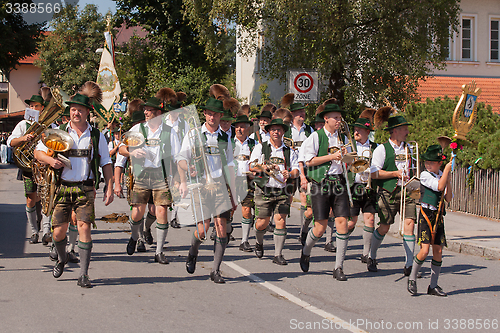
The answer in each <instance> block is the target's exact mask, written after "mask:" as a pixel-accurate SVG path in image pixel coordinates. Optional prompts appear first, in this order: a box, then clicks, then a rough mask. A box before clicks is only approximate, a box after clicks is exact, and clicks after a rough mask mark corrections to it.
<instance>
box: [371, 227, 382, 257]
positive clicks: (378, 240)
mask: <svg viewBox="0 0 500 333" xmlns="http://www.w3.org/2000/svg"><path fill="white" fill-rule="evenodd" d="M384 237H385V235H384V236H382V235H381V234H379V232H378V230H375V231H374V232H373V236H372V242H371V244H370V258H372V259H377V250H378V248H379V247H380V245H382V242H383V241H384Z"/></svg>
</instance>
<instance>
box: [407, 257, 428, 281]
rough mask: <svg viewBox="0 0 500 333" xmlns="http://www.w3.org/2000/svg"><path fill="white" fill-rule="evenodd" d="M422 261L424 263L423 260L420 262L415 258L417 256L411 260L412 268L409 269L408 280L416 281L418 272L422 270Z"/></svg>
mask: <svg viewBox="0 0 500 333" xmlns="http://www.w3.org/2000/svg"><path fill="white" fill-rule="evenodd" d="M424 261H425V259H424V260H420V259H418V258H417V256H415V258H413V267H412V268H411V273H410V277H409V280H413V281H417V274H418V271H419V270H420V268H422V265H423V264H424Z"/></svg>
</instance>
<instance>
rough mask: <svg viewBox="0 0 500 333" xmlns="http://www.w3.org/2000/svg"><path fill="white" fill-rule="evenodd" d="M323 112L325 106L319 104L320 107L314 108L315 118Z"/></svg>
mask: <svg viewBox="0 0 500 333" xmlns="http://www.w3.org/2000/svg"><path fill="white" fill-rule="evenodd" d="M323 110H325V105H324V104H320V105H319V106H318V107H317V108H316V114H315V116H317V115H318V114H320V113H321V112H323Z"/></svg>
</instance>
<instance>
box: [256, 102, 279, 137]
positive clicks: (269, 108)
mask: <svg viewBox="0 0 500 333" xmlns="http://www.w3.org/2000/svg"><path fill="white" fill-rule="evenodd" d="M274 111H276V106H275V105H274V104H271V103H268V104H266V105H264V106H263V107H262V110H261V112H260V115H258V116H257V119H259V130H258V131H256V132H255V133H252V134H250V139H254V140H255V141H257V142H259V143H262V142H265V141H268V140H269V133H268V132H266V126H267V125H269V123H270V122H271V119H272V118H273V113H274Z"/></svg>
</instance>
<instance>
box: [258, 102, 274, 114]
mask: <svg viewBox="0 0 500 333" xmlns="http://www.w3.org/2000/svg"><path fill="white" fill-rule="evenodd" d="M264 111H269V112H271V113H274V112H275V111H276V105H274V104H273V103H267V104H266V105H264V106H263V107H262V110H260V113H262V112H264Z"/></svg>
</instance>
